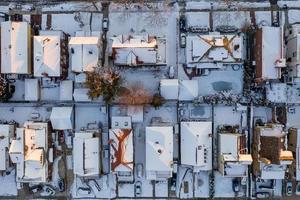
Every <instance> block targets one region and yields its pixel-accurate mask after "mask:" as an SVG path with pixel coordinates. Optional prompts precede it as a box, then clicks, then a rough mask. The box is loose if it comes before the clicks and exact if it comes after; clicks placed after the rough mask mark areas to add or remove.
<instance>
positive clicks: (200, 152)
mask: <svg viewBox="0 0 300 200" xmlns="http://www.w3.org/2000/svg"><path fill="white" fill-rule="evenodd" d="M180 129H181V130H180V138H181V139H180V147H181V150H180V152H181V164H184V165H191V166H194V167H197V168H199V169H200V170H205V171H207V170H211V169H212V163H211V162H212V160H211V157H212V146H211V145H212V137H211V134H212V122H211V121H203V122H200V121H195V122H194V121H188V122H181V123H180Z"/></svg>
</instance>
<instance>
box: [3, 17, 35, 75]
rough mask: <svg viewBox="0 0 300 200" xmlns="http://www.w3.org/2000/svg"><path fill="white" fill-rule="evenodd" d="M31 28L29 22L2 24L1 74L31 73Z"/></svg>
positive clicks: (6, 22)
mask: <svg viewBox="0 0 300 200" xmlns="http://www.w3.org/2000/svg"><path fill="white" fill-rule="evenodd" d="M29 28H30V27H29V25H28V23H27V22H12V21H5V22H1V73H12V74H28V73H30V63H31V62H30V61H29V58H30V52H31V50H30V48H29V43H30V42H29V37H30V31H29Z"/></svg>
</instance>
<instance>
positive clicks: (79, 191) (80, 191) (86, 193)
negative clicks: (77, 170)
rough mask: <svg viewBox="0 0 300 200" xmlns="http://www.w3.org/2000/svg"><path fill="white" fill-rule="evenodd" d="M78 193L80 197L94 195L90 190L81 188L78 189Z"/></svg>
mask: <svg viewBox="0 0 300 200" xmlns="http://www.w3.org/2000/svg"><path fill="white" fill-rule="evenodd" d="M77 193H78V194H80V195H89V194H91V193H92V191H91V189H90V188H85V187H79V188H78V189H77Z"/></svg>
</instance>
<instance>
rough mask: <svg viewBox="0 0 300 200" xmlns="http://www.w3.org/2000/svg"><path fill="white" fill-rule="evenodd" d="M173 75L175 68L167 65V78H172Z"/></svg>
mask: <svg viewBox="0 0 300 200" xmlns="http://www.w3.org/2000/svg"><path fill="white" fill-rule="evenodd" d="M174 76H175V69H174V67H173V66H170V67H169V78H174Z"/></svg>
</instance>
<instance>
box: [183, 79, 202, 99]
mask: <svg viewBox="0 0 300 200" xmlns="http://www.w3.org/2000/svg"><path fill="white" fill-rule="evenodd" d="M196 97H198V81H197V80H179V100H181V101H191V100H194V99H195V98H196Z"/></svg>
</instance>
